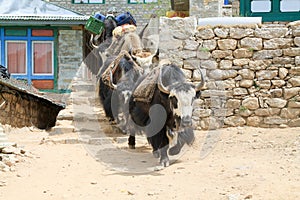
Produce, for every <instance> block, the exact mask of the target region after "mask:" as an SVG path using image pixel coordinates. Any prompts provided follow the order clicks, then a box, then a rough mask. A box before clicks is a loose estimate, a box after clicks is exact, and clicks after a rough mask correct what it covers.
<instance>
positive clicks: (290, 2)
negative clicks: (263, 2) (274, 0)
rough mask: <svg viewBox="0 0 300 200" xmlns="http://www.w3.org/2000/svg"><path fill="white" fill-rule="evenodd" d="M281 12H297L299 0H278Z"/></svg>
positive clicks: (299, 6)
mask: <svg viewBox="0 0 300 200" xmlns="http://www.w3.org/2000/svg"><path fill="white" fill-rule="evenodd" d="M280 11H281V12H299V11H300V0H281V1H280Z"/></svg>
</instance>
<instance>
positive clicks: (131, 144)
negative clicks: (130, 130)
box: [128, 134, 135, 149]
mask: <svg viewBox="0 0 300 200" xmlns="http://www.w3.org/2000/svg"><path fill="white" fill-rule="evenodd" d="M128 146H129V149H135V136H134V135H131V134H130V135H129V138H128Z"/></svg>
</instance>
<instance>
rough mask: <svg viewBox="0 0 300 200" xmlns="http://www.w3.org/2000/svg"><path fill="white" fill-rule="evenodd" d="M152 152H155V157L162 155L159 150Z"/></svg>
mask: <svg viewBox="0 0 300 200" xmlns="http://www.w3.org/2000/svg"><path fill="white" fill-rule="evenodd" d="M152 154H153V156H154V158H159V157H160V153H159V150H156V151H153V152H152Z"/></svg>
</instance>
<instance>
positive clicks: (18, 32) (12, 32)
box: [5, 28, 27, 36]
mask: <svg viewBox="0 0 300 200" xmlns="http://www.w3.org/2000/svg"><path fill="white" fill-rule="evenodd" d="M5 36H27V30H26V29H14V28H6V29H5Z"/></svg>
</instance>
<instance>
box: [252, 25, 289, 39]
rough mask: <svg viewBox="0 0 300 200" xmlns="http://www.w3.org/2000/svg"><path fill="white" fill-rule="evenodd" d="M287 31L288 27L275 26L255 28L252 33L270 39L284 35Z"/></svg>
mask: <svg viewBox="0 0 300 200" xmlns="http://www.w3.org/2000/svg"><path fill="white" fill-rule="evenodd" d="M287 32H288V28H283V27H280V28H279V27H278V28H277V27H275V28H270V27H268V28H257V29H255V31H254V35H255V36H256V37H258V38H263V39H272V38H281V37H284V36H285V35H286V34H287Z"/></svg>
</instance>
